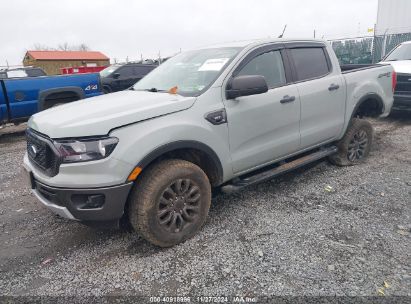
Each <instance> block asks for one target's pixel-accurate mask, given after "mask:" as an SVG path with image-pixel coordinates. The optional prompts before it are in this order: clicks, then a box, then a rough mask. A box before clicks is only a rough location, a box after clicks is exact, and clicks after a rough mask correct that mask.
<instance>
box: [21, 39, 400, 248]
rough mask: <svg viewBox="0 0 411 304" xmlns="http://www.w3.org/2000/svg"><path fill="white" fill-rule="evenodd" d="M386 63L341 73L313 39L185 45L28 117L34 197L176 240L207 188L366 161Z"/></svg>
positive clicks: (385, 83)
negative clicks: (135, 73) (92, 92)
mask: <svg viewBox="0 0 411 304" xmlns="http://www.w3.org/2000/svg"><path fill="white" fill-rule="evenodd" d="M394 84H395V75H393V69H392V67H391V66H390V65H375V66H370V67H366V68H362V69H357V70H350V71H346V72H341V68H340V65H339V63H338V60H337V58H336V56H335V54H334V52H333V50H332V48H331V47H330V46H329V45H328V43H326V42H324V41H318V40H283V39H278V40H261V41H248V42H235V43H229V44H225V45H218V46H212V47H208V48H201V49H197V50H193V51H188V52H183V53H181V54H179V55H177V56H175V57H173V58H171V59H169V60H168V61H167V62H165V63H163V64H162V65H160V66H159V67H158V68H156V69H155V70H153V71H152V72H150V73H149V74H148V75H147V76H146V77H145V78H143V79H142V80H141V81H139V82H138V83H137V84H135V85H134V86H133V87H132V88H131V89H130V90H127V91H122V92H118V93H113V94H109V95H105V96H100V97H96V98H91V99H89V100H87V101H78V102H74V103H70V104H67V105H62V106H60V107H57V108H52V109H50V110H47V111H43V112H41V113H38V114H36V115H34V116H33V117H32V118H31V119H30V121H29V122H28V129H27V153H26V155H25V157H24V167H25V168H26V170H27V172H28V176H29V177H30V186H31V188H32V191H33V193H34V195H35V196H36V197H37V198H38V199H39V201H40V202H42V203H43V204H44V205H45V206H47V207H48V208H50V209H51V210H52V211H54V212H55V213H57V214H59V215H61V216H63V217H66V218H69V219H73V220H79V221H82V222H84V223H86V224H96V223H99V224H101V225H108V224H109V223H116V224H117V223H118V222H119V220H120V219H126V220H127V221H129V223H130V224H131V226H132V228H134V230H135V231H137V232H138V233H139V234H140V235H142V236H143V237H144V238H145V239H147V240H148V241H150V242H152V243H153V244H156V245H158V246H164V247H166V246H172V245H175V244H177V243H180V242H182V241H184V240H186V239H188V238H190V237H192V236H193V235H194V234H195V233H197V232H198V231H199V229H200V228H201V227H202V225H203V224H204V222H205V220H206V217H207V214H208V210H209V207H210V204H211V190H212V188H216V187H219V188H220V189H221V190H222V191H224V192H227V193H231V192H233V191H238V190H241V189H242V188H243V187H246V186H250V185H253V184H256V183H259V182H262V181H265V180H267V179H269V178H273V177H275V176H277V175H279V174H282V173H284V172H288V171H290V170H292V169H295V168H298V167H301V166H303V165H305V164H307V163H310V162H313V161H316V160H318V159H321V158H324V157H328V158H329V159H330V160H331V161H332V162H333V163H334V164H337V165H340V166H345V165H353V164H356V163H358V162H361V161H363V160H364V159H365V158H366V157H367V155H368V153H369V151H370V148H371V142H372V136H373V131H372V126H371V125H370V123H368V122H367V121H366V120H363V119H362V118H363V117H366V116H374V117H378V116H387V115H388V114H389V113H390V110H391V106H392V103H393V85H394Z"/></svg>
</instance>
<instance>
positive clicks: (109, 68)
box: [100, 65, 120, 77]
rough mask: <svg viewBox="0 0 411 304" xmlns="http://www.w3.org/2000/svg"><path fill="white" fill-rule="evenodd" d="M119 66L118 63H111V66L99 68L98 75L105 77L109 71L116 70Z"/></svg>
mask: <svg viewBox="0 0 411 304" xmlns="http://www.w3.org/2000/svg"><path fill="white" fill-rule="evenodd" d="M119 67H120V66H119V65H111V66H109V67H107V68H105V69H104V70H101V71H100V76H101V77H107V76H109V75H110V74H111V73H113V72H114V71H115V70H117V69H118V68H119Z"/></svg>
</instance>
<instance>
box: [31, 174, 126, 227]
mask: <svg viewBox="0 0 411 304" xmlns="http://www.w3.org/2000/svg"><path fill="white" fill-rule="evenodd" d="M25 169H26V171H27V174H28V177H29V180H30V186H31V190H32V192H33V194H34V195H35V196H36V197H37V199H38V200H39V201H40V202H41V203H42V204H43V205H45V206H46V207H47V208H48V209H50V210H51V211H53V212H54V213H56V214H58V215H60V216H62V217H65V218H68V219H71V220H78V221H83V222H109V221H116V220H119V219H120V218H121V217H122V215H123V213H124V207H125V204H126V202H127V198H128V195H129V193H130V190H131V187H132V186H133V182H130V183H126V184H122V185H117V186H110V187H103V188H58V187H52V186H48V185H46V184H44V183H41V182H39V181H37V180H36V179H35V178H34V175H33V173H32V172H31V171H30V170H29V169H28V168H27V167H25Z"/></svg>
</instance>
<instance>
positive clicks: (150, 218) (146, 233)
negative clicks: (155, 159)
mask: <svg viewBox="0 0 411 304" xmlns="http://www.w3.org/2000/svg"><path fill="white" fill-rule="evenodd" d="M210 203H211V185H210V182H209V180H208V178H207V175H206V174H205V173H204V172H203V170H201V169H200V168H199V167H198V166H196V165H195V164H193V163H190V162H187V161H184V160H164V161H162V162H160V163H157V164H154V165H153V166H152V167H150V168H148V169H147V171H146V172H144V173H143V174H142V176H141V178H140V177H139V178H138V179H137V182H136V185H135V187H134V189H133V192H132V194H131V197H130V205H129V220H130V224H131V226H132V227H133V228H134V230H136V231H137V233H139V234H140V235H141V236H142V237H143V238H145V239H146V240H148V241H149V242H151V243H153V244H155V245H158V246H161V247H169V246H173V245H176V244H178V243H180V242H183V241H185V240H187V239H188V238H191V237H192V236H194V235H195V234H196V233H197V232H198V231H199V230H200V228H201V227H202V226H203V224H204V222H205V220H206V218H207V215H208V210H209V208H210Z"/></svg>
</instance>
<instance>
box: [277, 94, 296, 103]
mask: <svg viewBox="0 0 411 304" xmlns="http://www.w3.org/2000/svg"><path fill="white" fill-rule="evenodd" d="M294 100H295V96H288V95H285V96H284V97H283V99H281V100H280V102H281V103H287V102H293V101H294Z"/></svg>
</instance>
